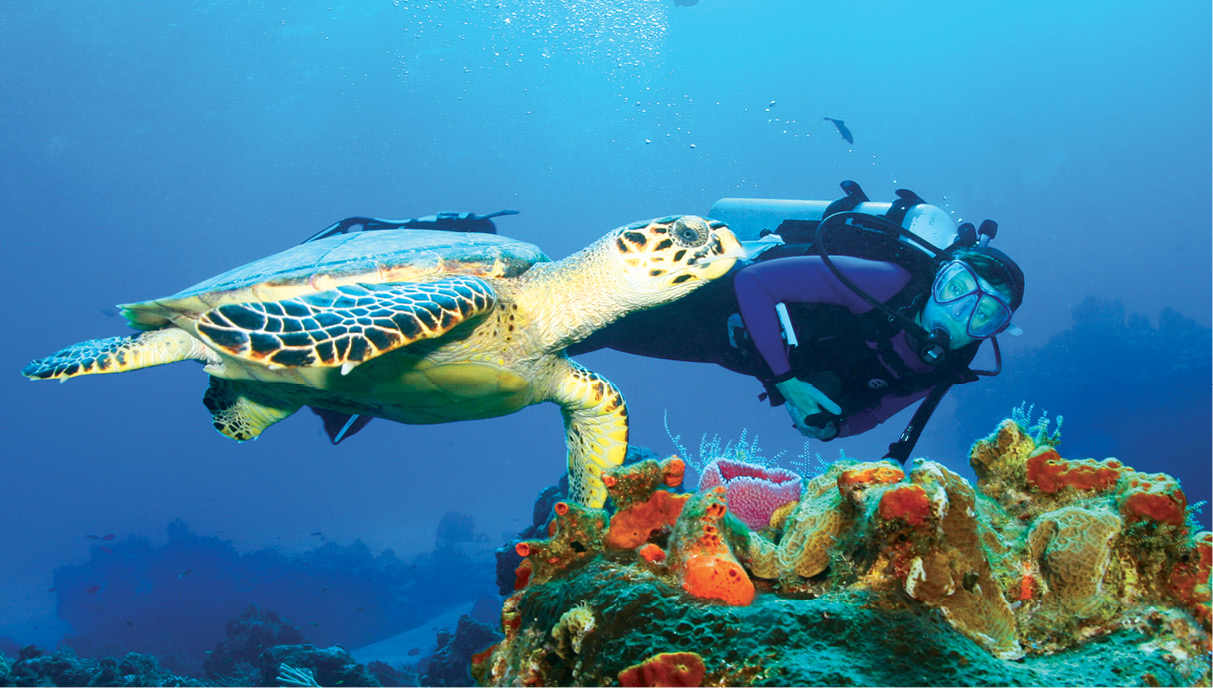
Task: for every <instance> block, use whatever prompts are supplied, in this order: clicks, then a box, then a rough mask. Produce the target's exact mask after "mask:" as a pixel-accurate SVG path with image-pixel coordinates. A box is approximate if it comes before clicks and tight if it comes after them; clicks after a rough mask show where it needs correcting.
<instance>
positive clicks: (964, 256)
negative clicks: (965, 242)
mask: <svg viewBox="0 0 1213 688" xmlns="http://www.w3.org/2000/svg"><path fill="white" fill-rule="evenodd" d="M952 258H954V259H956V260H963V261H964V262H966V263H968V264H969V265H970V266H971V267H972V268H973V272H976V273H977V275H978V276H979V277H981V278H982V279H984V280H985V281H987V282H989V283H990V286H992V287H994V288H995V289H1005V290H1006V291H1008V292H1010V294H1011V303H1010V304H1009V305H1010V306H1011V310H1015V309H1017V308H1019V305H1020V304H1021V303H1023V288H1024V281H1023V272H1022V271H1021V270H1020V269H1019V266H1018V265H1016V264H1015V261H1013V260H1011V257H1010V256H1008V255H1007V254H1005V253H1003V252H1002V251H999V250H998V249H995V248H989V247H980V248H965V249H960V250H959V251H957V252H956V253H955V254H954V255H953V256H952Z"/></svg>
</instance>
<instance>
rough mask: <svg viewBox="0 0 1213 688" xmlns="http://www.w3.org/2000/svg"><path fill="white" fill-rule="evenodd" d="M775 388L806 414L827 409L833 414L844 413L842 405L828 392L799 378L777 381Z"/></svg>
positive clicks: (826, 410)
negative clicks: (827, 394) (836, 402)
mask: <svg viewBox="0 0 1213 688" xmlns="http://www.w3.org/2000/svg"><path fill="white" fill-rule="evenodd" d="M775 389H778V390H779V393H780V394H782V395H783V398H784V399H786V400H787V401H788V402H789V403H791V404H795V405H796V406H797V407H798V408H799V409H800V410H801V411H802V412H803V413H804V415H806V416H811V415H813V414H816V413H821V412H822V411H825V412H826V413H828V414H830V415H833V416H841V415H842V407H841V406H839V405H838V404H835V403H834V400H833V399H831V398H829V397H828V396H826V393H825V392H823V391H821V390H820V389H817V388H816V387H814V386H813V385H811V384H809V383H807V382H805V381H804V380H800V379H797V378H791V379H788V380H784V381H783V382H777V383H775Z"/></svg>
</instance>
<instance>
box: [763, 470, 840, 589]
mask: <svg viewBox="0 0 1213 688" xmlns="http://www.w3.org/2000/svg"><path fill="white" fill-rule="evenodd" d="M840 472H841V467H839V468H835V469H832V470H830V471H829V472H827V473H825V474H823V475H819V476H817V477H816V478H813V479H812V480H810V481H809V484H808V485H806V486H805V488H804V495H803V496H802V497H801V498H800V504H799V505H798V506H797V507H796V510H795V511H794V512H792V515H791V516H789V517H788V519H787V522H786V523H785V524H784V535H783V539H782V540H780V542H779V549H778V550H777V553H776V557H777V560H778V563H779V568H780V570H781V571H783V572H789V573H795V574H796V575H798V576H803V577H805V578H811V577H813V576H816V575H817V574H819V573H821V572H822V571H824V570H825V569H826V567H827V566H829V564H830V548H831V547H832V546H833V545H834V540H835V539H836V538H837V537H838V534H839V533H841V532H842V530H843V528H844V526H845V525H846V523H847V521H848V520H849V519H848V518H846V516H845V515H844V513H843V511H842V509H841V506H842V496H841V495H840V494H839V492H838V474H839V473H840Z"/></svg>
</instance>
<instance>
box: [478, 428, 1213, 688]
mask: <svg viewBox="0 0 1213 688" xmlns="http://www.w3.org/2000/svg"><path fill="white" fill-rule="evenodd" d="M1049 439H1050V441H1048V442H1040V438H1034V437H1031V436H1029V435H1028V434H1027V432H1026V431H1025V429H1024V428H1022V427H1020V426H1019V425H1017V424H1016V423H1015V422H1013V421H1006V422H1003V423H1002V424H1000V425H999V426H998V428H997V430H996V431H995V432H994V433H993V434H992V435H990V436H989V437H987V438H985V439H982V440H980V441H978V442H977V443H976V444H974V446H973V448H972V450H971V455H970V460H971V462H972V464H973V467H974V469H975V471H976V473H977V475H978V483H977V486H976V487H974V486H973V485H970V484H969V483H968V482H967V481H966V480H964V479H963V478H962V477H961V476H959V475H957V474H956V473H954V472H952V471H950V470H949V469H948V468H946V467H945V466H943V465H941V464H939V463H935V462H932V461H927V460H923V459H919V460H917V461H915V462H914V463H913V465H912V466H910V467H909V468H908V470H903V469H902V468H901V467H898V466H895V465H893V464H892V463H889V462H884V461H878V462H855V461H840V462H837V463H835V464H834V465H832V466H830V467H829V468H828V470H826V471H825V472H824V473H823V474H821V475H818V476H815V477H813V478H812V479H810V480H806V481H804V485H803V490H802V494H801V496H800V499H799V501H798V502H794V503H793V504H792V505H791V506H790V507H788V508H784V509H781V510H780V512H779V513H775V514H773V516H772V518H771V520H770V523H769V524H767V526H766V527H764V528H760V529H757V530H752V529H750V528H749V527H748V526H747V525H746V523H745V522H743V521H742V520H741V519H740V518H738V517H737V516H736V515H735V514H733V513H731V512H730V511H729V510H728V508H727V501H726V490H725V487H724V486H717V487H713V488H712V489H708V490H704V491H701V492H699V493H696V494H692V495H685V494H678V493H677V487H678V484H677V483H678V481H679V480H680V478H681V475H682V466H683V464H682V461H681V460H679V459H677V458H676V457H674V458H671V459H667V460H665V461H656V460H652V459H650V460H646V461H640V462H638V463H635V464H632V465H627V466H623V467H620V468H616V469H614V470H612V471H610V472H608V473H607V474H606V477H607V479H606V480H605V481H604V482H605V483H606V484H607V489H608V492H610V493H611V494H610V496H611V498H612V501H613V503H614V504H615V505H616V511H615V514H614V517H612V516H611V515H610V514H609V513H608V512H607V511H605V510H596V509H582V508H580V507H576V506H575V505H569V504H565V503H557V505H556V508H555V509H554V512H555V515H554V517H553V518H552V521H551V525H550V526H549V533H550V537H549V538H548V539H546V540H541V539H535V540H528V541H526V542H524V543H521V545H523V546H520V547H519V549H518V553H519V554H525V556H524V559H523V562H522V564H521V565H520V566H519V573H518V575H517V576H516V578H515V582H516V586H515V587H516V591H515V592H514V593H513V595H511V596H510V597H509V598H508V599H507V600H506V602H505V604H504V606H503V609H502V632H503V633H504V636H505V637H504V639H503V640H502V641H501V642H499V643H497V644H496V645H494V646H492V647H491V648H488V649H487V650H485V651H484V652H482V653H480V654H478V655H476V657H475V658H474V660H473V667H472V671H473V676H474V677H475V678H476V679H477V681H478V682H480V683H482V684H493V685H520V684H521V685H595V684H598V685H612V684H619V685H659V684H660V685H672V684H678V685H684V684H687V685H740V684H754V685H780V684H782V685H796V684H805V685H814V684H836V685H850V684H867V685H881V684H896V685H920V684H942V685H971V684H1008V685H1092V684H1101V685H1140V684H1147V685H1208V684H1209V682H1210V669H1209V652H1210V649H1211V646H1213V643H1211V637H1210V626H1209V623H1210V618H1209V616H1210V614H1209V611H1210V591H1209V584H1210V569H1211V568H1213V567H1211V563H1213V562H1211V559H1213V534H1210V533H1208V532H1203V533H1194V532H1193V530H1194V528H1192V527H1191V523H1190V521H1191V519H1190V518H1189V517H1188V513H1187V510H1186V509H1187V504H1186V500H1185V498H1184V496H1183V492H1182V490H1180V487H1179V485H1178V484H1177V483H1176V481H1174V480H1173V479H1172V478H1170V477H1169V476H1166V475H1164V474H1146V473H1142V472H1138V471H1135V470H1133V469H1132V468H1129V467H1127V466H1125V465H1123V464H1122V463H1120V462H1119V461H1117V460H1115V459H1108V460H1104V461H1094V460H1092V459H1066V458H1062V457H1061V455H1060V454H1059V453H1058V451H1057V446H1056V445H1057V440H1056V438H1049ZM1038 442H1040V444H1038ZM620 505H621V506H620ZM623 513H627V514H628V516H627V517H626V518H617V517H618V516H619V515H620V514H623ZM574 638H575V639H576V643H574V642H573V640H574Z"/></svg>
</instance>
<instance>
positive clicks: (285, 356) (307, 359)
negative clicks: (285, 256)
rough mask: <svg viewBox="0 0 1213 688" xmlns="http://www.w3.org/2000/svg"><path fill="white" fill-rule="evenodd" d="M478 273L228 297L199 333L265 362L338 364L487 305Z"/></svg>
mask: <svg viewBox="0 0 1213 688" xmlns="http://www.w3.org/2000/svg"><path fill="white" fill-rule="evenodd" d="M496 301H497V297H496V294H495V293H494V292H493V289H492V287H490V286H489V285H488V283H487V282H485V281H484V280H482V279H480V278H479V277H472V276H470V275H459V276H456V277H448V278H446V279H440V280H436V281H434V282H395V283H388V284H349V285H345V286H341V287H338V288H336V289H332V290H330V291H322V292H316V293H314V294H306V295H304V296H298V297H295V298H291V299H283V300H281V301H265V302H259V301H253V302H249V303H232V304H227V305H223V306H219V307H218V308H214V309H212V310H209V311H206V312H205V313H203V314H202V315H201V317H199V319H198V335H199V336H200V337H201V338H202V339H203V341H206V342H207V343H210V344H212V345H214V346H215V347H216V348H218V349H220V350H221V351H223V352H225V353H227V354H229V355H231V356H235V357H237V358H242V359H245V360H250V361H254V362H257V363H261V364H264V365H268V366H270V367H274V366H284V367H286V366H292V367H337V366H340V367H341V372H342V374H343V375H344V374H346V373H348V372H349V371H350V370H352V369H353V368H354V366H356V365H358V364H359V363H362V362H363V361H367V360H370V359H371V358H374V357H375V356H379V355H381V354H385V353H388V352H389V351H394V350H396V349H399V348H401V347H403V346H407V345H409V344H412V343H413V342H415V341H418V340H421V339H433V338H435V337H440V336H442V335H444V334H446V333H447V332H449V331H451V330H452V329H454V328H455V327H456V326H457V325H459V324H460V323H463V322H465V321H467V320H468V319H469V318H472V317H474V316H476V315H479V314H481V313H485V312H487V311H488V310H490V309H492V307H493V305H494V304H495V303H496Z"/></svg>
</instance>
